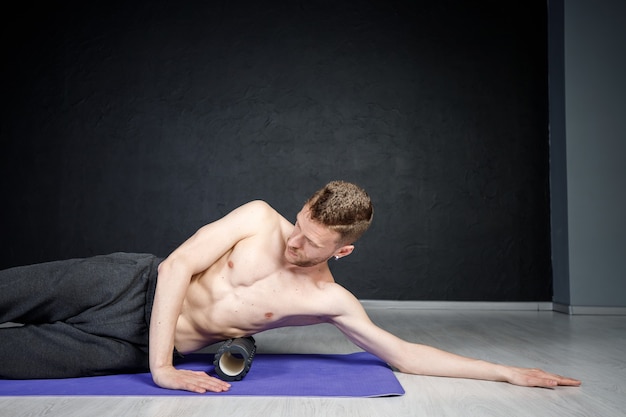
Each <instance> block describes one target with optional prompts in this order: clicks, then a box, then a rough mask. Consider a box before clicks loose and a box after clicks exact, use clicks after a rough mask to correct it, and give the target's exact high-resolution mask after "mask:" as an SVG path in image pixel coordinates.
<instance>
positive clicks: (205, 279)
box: [149, 182, 580, 393]
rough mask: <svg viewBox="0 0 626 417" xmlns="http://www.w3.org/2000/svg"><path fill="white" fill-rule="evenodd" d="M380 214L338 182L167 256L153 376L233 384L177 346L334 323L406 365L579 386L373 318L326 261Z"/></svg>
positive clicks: (232, 220)
mask: <svg viewBox="0 0 626 417" xmlns="http://www.w3.org/2000/svg"><path fill="white" fill-rule="evenodd" d="M372 214H373V210H372V206H371V203H370V200H369V197H368V196H367V194H365V192H364V191H363V190H361V189H360V188H358V187H356V186H354V185H353V184H349V183H345V182H332V183H330V184H328V185H327V186H326V187H324V188H323V189H322V190H320V191H318V192H317V193H316V194H314V196H313V197H311V199H309V201H307V203H306V204H305V205H304V207H303V208H302V210H301V211H300V212H299V213H298V215H297V218H296V220H297V221H296V223H295V225H293V224H291V223H290V222H289V221H287V220H286V219H285V218H283V217H282V216H281V215H280V214H279V213H277V212H276V211H275V210H274V209H272V208H271V207H270V206H269V205H268V204H266V203H264V202H261V201H253V202H250V203H248V204H245V205H243V206H241V207H239V208H237V209H235V210H234V211H232V212H231V213H230V214H228V215H226V216H225V217H223V218H222V219H220V220H218V221H216V222H213V223H211V224H208V225H206V226H204V227H202V228H201V229H200V230H198V231H197V232H196V234H194V235H193V236H192V237H191V238H190V239H189V240H187V241H186V242H185V243H183V244H182V245H181V246H180V247H179V248H177V249H176V250H175V251H174V252H173V253H172V254H171V255H170V256H169V257H168V258H166V259H165V260H164V261H163V262H162V263H161V264H160V265H159V269H158V281H157V286H156V293H155V298H154V304H153V309H152V315H151V320H150V346H149V358H150V370H151V372H152V377H153V379H154V382H155V383H156V384H157V385H159V386H161V387H164V388H171V389H182V390H188V391H193V392H198V393H203V392H206V391H214V392H221V391H226V390H228V389H229V387H230V385H229V384H228V383H226V382H224V381H221V380H219V379H216V378H213V377H211V376H209V375H207V374H206V373H204V372H195V371H189V370H177V369H176V368H174V367H173V365H172V352H173V351H174V349H176V350H177V351H179V352H181V353H187V352H193V351H196V350H198V349H200V348H203V347H205V346H208V345H211V344H213V343H216V342H219V341H222V340H225V339H229V338H236V337H243V336H250V335H254V334H256V333H259V332H262V331H264V330H268V329H273V328H277V327H284V326H304V325H311V324H318V323H331V324H333V325H335V326H336V327H337V328H338V329H339V330H340V331H342V332H343V333H344V334H345V335H346V336H347V337H348V338H349V339H350V340H351V341H352V342H354V343H355V344H356V345H357V346H359V347H361V348H362V349H364V350H366V351H368V352H370V353H372V354H374V355H376V356H378V357H379V358H381V359H382V360H384V361H385V362H387V363H389V364H390V365H392V366H394V367H395V368H397V369H398V370H399V371H401V372H406V373H411V374H418V375H433V376H447V377H460V378H473V379H485V380H493V381H506V382H509V383H511V384H516V385H523V386H539V387H554V386H557V385H569V386H578V385H580V381H578V380H575V379H571V378H566V377H562V376H559V375H554V374H550V373H547V372H544V371H542V370H538V369H526V368H516V367H511V366H504V365H498V364H494V363H489V362H485V361H481V360H476V359H471V358H466V357H462V356H458V355H455V354H452V353H447V352H444V351H441V350H439V349H436V348H433V347H429V346H425V345H421V344H414V343H409V342H406V341H403V340H401V339H399V338H398V337H396V336H394V335H392V334H390V333H388V332H386V331H385V330H383V329H381V328H379V327H377V326H376V325H374V324H373V323H372V322H371V321H370V319H369V318H368V316H367V314H366V312H365V311H364V309H363V307H362V306H361V304H360V303H359V301H358V300H357V299H356V298H355V297H354V296H353V295H352V294H351V293H350V292H348V291H347V290H346V289H344V288H343V287H341V286H340V285H338V284H336V283H335V281H334V279H333V277H332V275H331V272H330V270H329V267H328V264H327V261H328V260H329V259H331V258H337V259H338V258H342V257H344V256H348V255H350V253H352V251H353V250H354V246H353V243H354V242H355V241H356V240H357V239H358V238H359V237H360V236H361V234H362V233H364V232H365V230H366V229H367V227H368V226H369V224H370V222H371V220H372Z"/></svg>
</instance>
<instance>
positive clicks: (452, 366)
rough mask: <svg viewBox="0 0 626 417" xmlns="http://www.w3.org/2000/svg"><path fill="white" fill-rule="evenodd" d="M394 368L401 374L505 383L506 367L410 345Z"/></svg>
mask: <svg viewBox="0 0 626 417" xmlns="http://www.w3.org/2000/svg"><path fill="white" fill-rule="evenodd" d="M406 353H407V355H406V357H404V358H403V359H402V360H401V361H400V362H399V363H398V364H396V365H395V366H396V367H397V368H398V370H400V371H401V372H405V373H410V374H417V375H430V376H445V377H454V378H470V379H483V380H489V381H505V380H506V376H505V372H506V367H504V366H502V365H498V364H495V363H491V362H486V361H483V360H479V359H472V358H468V357H464V356H460V355H456V354H454V353H449V352H446V351H443V350H440V349H437V348H434V347H431V346H426V345H419V344H411V345H410V346H409V347H408V348H407V352H406Z"/></svg>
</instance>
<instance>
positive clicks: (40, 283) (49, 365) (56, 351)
mask: <svg viewBox="0 0 626 417" xmlns="http://www.w3.org/2000/svg"><path fill="white" fill-rule="evenodd" d="M160 261H161V259H158V258H157V257H155V256H154V255H149V254H128V253H114V254H110V255H103V256H95V257H92V258H86V259H70V260H64V261H56V262H48V263H43V264H37V265H29V266H23V267H17V268H11V269H7V270H4V271H0V323H6V322H13V323H22V324H23V326H19V327H9V328H0V378H5V379H33V378H68V377H78V376H93V375H106V374H117V373H130V372H146V371H147V370H148V331H149V323H150V313H151V310H152V302H153V300H154V291H155V288H156V280H157V269H158V265H159V262H160Z"/></svg>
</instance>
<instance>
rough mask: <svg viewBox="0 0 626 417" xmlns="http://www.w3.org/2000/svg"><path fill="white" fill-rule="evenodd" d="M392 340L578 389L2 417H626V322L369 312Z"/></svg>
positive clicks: (8, 406)
mask: <svg viewBox="0 0 626 417" xmlns="http://www.w3.org/2000/svg"><path fill="white" fill-rule="evenodd" d="M368 311H369V313H370V316H371V317H372V319H373V320H374V321H375V322H376V323H378V324H379V325H381V326H382V327H384V328H386V329H388V330H389V331H391V332H392V333H395V334H397V335H398V336H400V337H402V338H404V339H408V340H411V341H415V342H419V343H426V344H430V345H433V346H437V347H439V348H442V349H446V350H450V351H453V352H456V353H460V354H464V355H468V356H472V357H477V358H482V359H487V360H491V361H495V362H500V363H508V364H514V365H519V366H533V367H541V368H545V369H548V370H550V371H553V372H556V373H561V374H565V375H568V376H573V377H577V378H580V379H582V380H583V386H582V387H580V388H564V387H560V388H556V389H538V388H521V387H516V386H512V385H509V384H504V383H497V382H487V381H472V380H462V379H449V378H434V377H424V376H415V375H404V374H399V373H397V376H398V379H399V380H400V382H401V383H402V385H403V387H404V389H405V390H406V395H404V396H402V397H392V398H374V399H354V398H265V397H262V398H259V397H221V398H220V397H210V398H207V397H202V396H198V397H89V398H84V397H0V415H1V416H7V417H8V416H11V417H24V416H67V417H73V416H81V417H82V416H85V415H98V416H116V417H117V416H122V415H124V416H186V417H193V416H212V415H215V416H218V415H219V416H225V415H232V416H238V417H242V416H252V415H254V416H285V417H292V416H295V415H297V416H302V417H306V416H315V417H320V416H345V415H350V416H364V417H366V416H384V415H393V416H407V417H408V416H411V417H415V416H450V417H453V416H464V417H471V416H481V417H482V416H507V417H516V416H519V417H525V416H533V417H536V416H551V417H559V416H567V417H572V416H603V417H614V416H615V417H617V416H624V415H626V414H625V413H624V411H623V410H626V390H625V385H626V354H625V352H624V351H625V347H626V317H624V316H568V315H564V314H560V313H554V312H549V311H535V312H533V311H476V310H468V311H459V310H450V311H446V310H423V309H420V310H414V309H413V310H412V309H397V308H393V309H389V308H376V307H374V308H372V307H369V308H368ZM256 339H257V345H258V347H259V352H262V353H277V352H281V353H284V352H286V353H292V352H293V353H350V352H354V351H356V350H358V349H357V348H355V346H354V345H352V344H351V343H349V342H348V341H346V340H345V338H344V337H343V335H341V333H339V332H338V331H337V330H336V329H335V328H333V327H332V326H329V325H319V326H313V327H308V328H288V329H278V330H272V331H269V332H266V333H263V334H260V335H258V336H257V338H256Z"/></svg>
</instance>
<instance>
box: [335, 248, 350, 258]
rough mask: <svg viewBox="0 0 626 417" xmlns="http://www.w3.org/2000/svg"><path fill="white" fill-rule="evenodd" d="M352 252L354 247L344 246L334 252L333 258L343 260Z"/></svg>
mask: <svg viewBox="0 0 626 417" xmlns="http://www.w3.org/2000/svg"><path fill="white" fill-rule="evenodd" d="M353 250H354V245H345V246H342V247H341V248H339V250H338V251H337V252H335V256H338V257H339V258H343V257H344V256H348V255H350V254H351V253H352V251H353Z"/></svg>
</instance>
